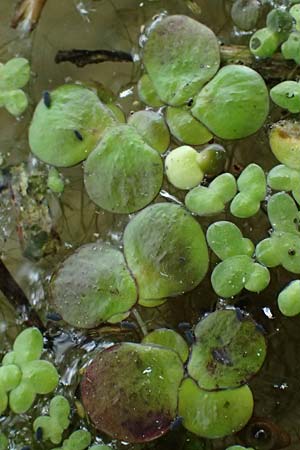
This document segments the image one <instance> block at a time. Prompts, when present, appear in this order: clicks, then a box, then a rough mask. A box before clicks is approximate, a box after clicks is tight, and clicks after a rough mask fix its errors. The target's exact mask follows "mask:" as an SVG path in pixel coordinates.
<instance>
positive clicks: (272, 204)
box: [255, 192, 300, 273]
mask: <svg viewBox="0 0 300 450" xmlns="http://www.w3.org/2000/svg"><path fill="white" fill-rule="evenodd" d="M268 216H269V220H270V223H271V225H272V228H273V232H272V234H271V236H270V237H269V238H267V239H264V240H262V241H260V242H259V243H258V245H257V246H256V250H255V254H256V258H257V260H258V261H260V262H261V263H262V264H264V265H265V266H267V267H276V266H279V265H282V266H283V267H284V268H285V269H286V270H288V271H290V272H292V273H300V252H299V250H298V249H299V248H300V233H299V219H300V217H299V211H298V208H297V206H296V204H295V202H294V200H293V199H292V197H290V196H289V195H288V194H286V193H284V192H279V193H277V194H275V195H273V196H272V197H271V198H270V200H269V202H268Z"/></svg>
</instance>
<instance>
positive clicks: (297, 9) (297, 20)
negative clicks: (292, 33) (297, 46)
mask: <svg viewBox="0 0 300 450" xmlns="http://www.w3.org/2000/svg"><path fill="white" fill-rule="evenodd" d="M289 13H290V15H291V16H292V17H293V18H294V26H295V28H296V30H297V31H300V5H294V6H292V7H291V8H290V9H289Z"/></svg>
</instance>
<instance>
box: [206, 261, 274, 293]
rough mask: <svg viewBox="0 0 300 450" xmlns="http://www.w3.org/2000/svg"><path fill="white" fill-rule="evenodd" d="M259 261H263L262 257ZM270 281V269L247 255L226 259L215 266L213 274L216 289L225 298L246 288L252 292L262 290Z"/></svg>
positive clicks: (212, 281)
mask: <svg viewBox="0 0 300 450" xmlns="http://www.w3.org/2000/svg"><path fill="white" fill-rule="evenodd" d="M258 259H259V258H258ZM259 261H260V262H262V263H263V261H261V260H260V259H259ZM269 282H270V273H269V271H268V269H267V268H266V267H263V266H261V265H260V264H257V263H255V262H254V261H253V260H252V259H251V258H249V256H246V255H238V256H232V257H230V258H227V259H225V260H224V261H222V262H221V263H220V264H218V265H217V266H216V267H215V269H214V270H213V273H212V275H211V283H212V286H213V289H214V291H215V292H216V293H217V294H218V295H219V296H220V297H225V298H229V297H233V296H234V295H237V294H238V293H239V292H241V291H242V289H244V288H246V289H248V290H249V291H251V292H261V291H262V290H264V289H265V288H266V287H267V286H268V284H269Z"/></svg>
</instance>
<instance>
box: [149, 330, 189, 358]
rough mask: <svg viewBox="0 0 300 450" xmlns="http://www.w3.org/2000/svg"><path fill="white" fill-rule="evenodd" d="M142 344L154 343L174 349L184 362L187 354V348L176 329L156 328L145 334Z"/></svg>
mask: <svg viewBox="0 0 300 450" xmlns="http://www.w3.org/2000/svg"><path fill="white" fill-rule="evenodd" d="M142 343H143V344H154V345H160V346H162V347H166V348H169V349H171V350H174V351H175V352H176V353H178V355H179V356H180V358H181V360H182V362H183V363H184V362H186V360H187V359H188V356H189V349H188V346H187V343H186V341H185V340H184V339H183V337H182V336H181V335H180V334H178V333H176V331H174V330H171V329H168V328H158V329H157V330H154V331H151V333H149V334H147V335H146V336H145V337H144V338H143V340H142Z"/></svg>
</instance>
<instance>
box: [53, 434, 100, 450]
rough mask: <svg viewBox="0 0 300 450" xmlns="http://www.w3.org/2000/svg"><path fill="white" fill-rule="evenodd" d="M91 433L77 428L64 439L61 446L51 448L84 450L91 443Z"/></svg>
mask: <svg viewBox="0 0 300 450" xmlns="http://www.w3.org/2000/svg"><path fill="white" fill-rule="evenodd" d="M91 440H92V436H91V433H89V432H88V431H85V430H77V431H74V433H72V434H71V436H70V437H69V439H65V440H64V442H63V445H62V447H60V448H54V449H53V450H85V449H86V448H87V447H88V446H89V445H90V443H91Z"/></svg>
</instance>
